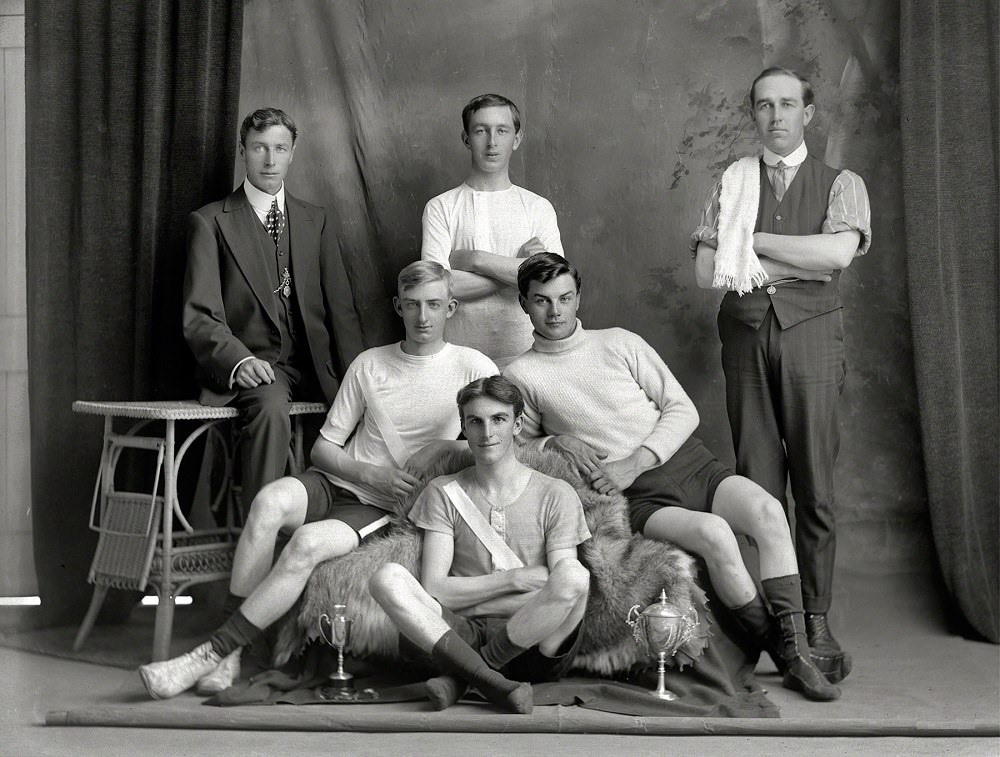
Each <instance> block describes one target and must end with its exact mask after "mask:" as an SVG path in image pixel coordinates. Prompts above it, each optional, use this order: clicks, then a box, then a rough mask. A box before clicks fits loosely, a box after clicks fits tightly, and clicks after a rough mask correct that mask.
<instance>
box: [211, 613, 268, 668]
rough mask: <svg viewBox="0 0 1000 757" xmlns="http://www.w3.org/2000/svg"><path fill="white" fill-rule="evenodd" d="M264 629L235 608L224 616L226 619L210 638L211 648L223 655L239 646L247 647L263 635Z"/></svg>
mask: <svg viewBox="0 0 1000 757" xmlns="http://www.w3.org/2000/svg"><path fill="white" fill-rule="evenodd" d="M263 634H264V631H263V630H261V629H260V628H257V626H255V625H254V624H253V623H251V622H250V621H249V620H247V618H246V615H244V614H243V613H242V612H241V611H239V610H237V611H236V612H235V613H233V614H232V615H230V616H229V617H228V618H226V621H225V622H224V623H223V624H222V625H221V626H219V628H218V629H217V630H216V632H215V633H214V634H212V638H211V639H209V641H211V642H212V649H213V650H215V653H216V654H217V655H219V656H220V657H225V656H226V655H228V654H229V653H230V652H233V651H235V650H236V649H239V648H240V647H248V646H250V645H251V644H252V643H253V642H254V641H256V640H257V639H259V638H260V637H261V636H263Z"/></svg>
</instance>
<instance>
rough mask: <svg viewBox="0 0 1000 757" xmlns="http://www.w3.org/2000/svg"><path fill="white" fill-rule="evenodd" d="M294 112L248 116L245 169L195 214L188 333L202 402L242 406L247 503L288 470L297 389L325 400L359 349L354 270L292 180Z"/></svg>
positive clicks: (243, 132)
mask: <svg viewBox="0 0 1000 757" xmlns="http://www.w3.org/2000/svg"><path fill="white" fill-rule="evenodd" d="M296 135H297V129H296V127H295V123H294V122H293V121H292V119H291V118H289V117H288V115H287V114H285V113H284V112H283V111H281V110H278V109H277V108H262V109H260V110H256V111H254V112H253V113H251V114H250V115H248V116H247V117H246V118H245V119H244V120H243V124H242V126H241V127H240V145H239V154H240V158H241V159H242V160H243V162H244V164H245V166H246V180H245V181H244V182H243V183H242V184H241V185H240V186H239V187H237V188H236V189H235V190H234V191H233V192H232V194H230V195H229V196H228V197H226V198H225V199H224V200H221V201H219V202H213V203H210V204H208V205H206V206H204V207H203V208H200V209H198V210H196V211H195V212H193V213H192V214H191V215H190V231H189V237H188V265H187V271H186V274H185V278H184V315H183V318H184V337H185V339H187V342H188V345H189V346H190V347H191V351H192V352H193V353H194V356H195V359H196V360H197V362H198V367H199V378H200V383H201V385H202V392H201V397H200V400H201V402H202V403H203V404H206V405H213V406H222V405H227V404H234V405H235V406H236V407H237V408H238V409H239V410H240V426H239V436H238V457H239V461H240V462H239V469H240V473H241V484H242V497H241V507H242V508H243V510H244V512H245V511H246V510H247V509H248V508H249V505H250V503H251V502H252V501H253V498H254V496H255V495H256V493H257V492H258V491H259V490H260V488H261V487H262V486H263V485H264V484H266V483H268V482H269V481H272V480H274V479H276V478H279V477H280V476H282V475H284V472H285V465H286V463H287V460H288V450H289V444H290V441H291V421H290V419H289V416H288V410H289V405H290V403H291V402H292V400H293V399H294V400H307V401H326V402H327V403H330V402H332V401H333V398H334V396H336V394H337V387H338V386H339V378H338V377H339V376H341V375H343V370H344V369H345V367H346V366H347V365H349V364H350V363H351V361H352V360H353V359H354V358H355V357H356V356H357V355H358V353H359V352H361V350H362V349H363V348H364V345H363V343H362V336H361V326H360V322H359V320H358V314H357V311H356V309H355V307H354V298H353V295H352V292H351V285H350V281H349V280H348V277H347V272H346V270H345V268H344V263H343V260H342V259H341V253H340V248H339V245H338V241H337V238H336V236H335V235H334V230H333V228H331V227H332V224H331V223H330V220H329V219H328V218H327V214H326V211H325V210H324V209H323V208H321V207H318V206H316V205H311V204H309V203H306V202H303V201H302V200H299V199H297V198H295V197H292V196H291V194H289V193H287V192H286V191H285V185H284V179H285V175H286V174H287V173H288V169H289V167H290V166H291V164H292V159H293V157H294V154H295V138H296Z"/></svg>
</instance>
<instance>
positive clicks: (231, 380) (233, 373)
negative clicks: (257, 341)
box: [229, 355, 253, 389]
mask: <svg viewBox="0 0 1000 757" xmlns="http://www.w3.org/2000/svg"><path fill="white" fill-rule="evenodd" d="M247 360H253V355H247V356H246V357H245V358H243V359H242V360H241V361H240V362H238V363H237V364H236V365H234V366H233V370H231V371H230V372H229V388H230V389H232V388H233V384H234V383H235V382H236V371H238V370H239V369H240V366H241V365H243V364H244V363H245V362H246V361H247Z"/></svg>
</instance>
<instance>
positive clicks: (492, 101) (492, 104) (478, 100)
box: [462, 94, 521, 134]
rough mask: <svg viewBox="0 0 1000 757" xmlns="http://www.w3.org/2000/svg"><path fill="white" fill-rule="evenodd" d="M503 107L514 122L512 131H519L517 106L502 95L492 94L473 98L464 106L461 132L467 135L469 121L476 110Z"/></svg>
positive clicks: (519, 114)
mask: <svg viewBox="0 0 1000 757" xmlns="http://www.w3.org/2000/svg"><path fill="white" fill-rule="evenodd" d="M504 105H506V106H507V107H508V108H510V117H511V119H512V120H513V121H514V131H521V111H519V110H518V109H517V106H516V105H514V103H513V102H512V101H511V100H508V99H507V98H506V97H504V96H503V95H492V94H486V95H479V96H477V97H473V98H472V99H471V100H469V102H467V103H466V104H465V107H464V108H462V130H463V131H464V132H465V133H466V134H468V133H469V121H470V119H471V118H472V114H473V113H475V112H476V111H477V110H482V109H483V108H502V107H503V106H504Z"/></svg>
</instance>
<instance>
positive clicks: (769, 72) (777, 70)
mask: <svg viewBox="0 0 1000 757" xmlns="http://www.w3.org/2000/svg"><path fill="white" fill-rule="evenodd" d="M782 75H783V76H791V77H792V78H793V79H798V80H799V83H800V84H801V85H802V104H803V105H812V104H813V88H812V84H810V83H809V80H808V79H807V78H805V77H804V76H802V75H801V74H799V73H797V72H796V71H793V70H792V69H790V68H782V67H781V66H771V67H770V68H765V69H764V70H763V71H761V72H760V73H759V74H757V78H756V79H754V80H753V84H751V85H750V91H749V92H748V93H747V100H748V102H749V103H750V107H751V108H752V107H754V105H755V103H754V96H755V95H754V90H756V89H757V82H759V81H760V80H761V79H766V78H767V77H769V76H782Z"/></svg>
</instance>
